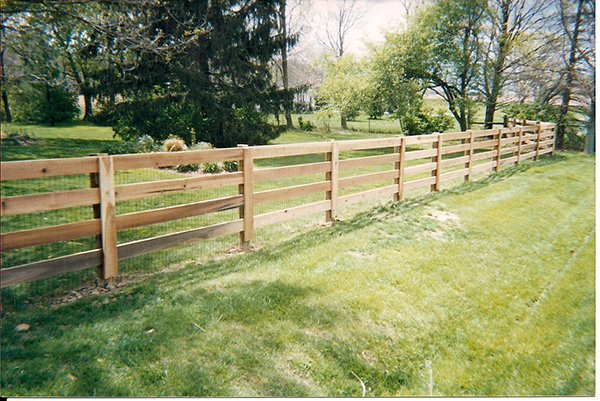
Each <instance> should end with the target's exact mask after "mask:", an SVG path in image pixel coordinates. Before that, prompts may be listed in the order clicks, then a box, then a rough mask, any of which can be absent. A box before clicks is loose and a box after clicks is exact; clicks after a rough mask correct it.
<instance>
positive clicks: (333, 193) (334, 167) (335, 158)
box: [325, 140, 340, 222]
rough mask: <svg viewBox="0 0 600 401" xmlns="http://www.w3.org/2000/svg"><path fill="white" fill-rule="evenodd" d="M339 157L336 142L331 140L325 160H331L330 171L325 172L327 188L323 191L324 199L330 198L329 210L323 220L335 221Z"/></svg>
mask: <svg viewBox="0 0 600 401" xmlns="http://www.w3.org/2000/svg"><path fill="white" fill-rule="evenodd" d="M339 159H340V152H339V148H338V143H337V142H336V141H334V140H332V141H331V151H330V152H328V153H327V161H329V162H331V166H330V167H331V171H329V172H328V173H325V179H326V180H328V181H329V184H330V186H329V190H328V191H326V192H325V199H330V200H331V205H330V208H331V209H330V210H328V211H326V212H325V221H327V222H330V221H331V222H332V221H335V219H336V217H337V200H338V188H339V181H338V178H339Z"/></svg>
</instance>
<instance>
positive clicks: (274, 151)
mask: <svg viewBox="0 0 600 401" xmlns="http://www.w3.org/2000/svg"><path fill="white" fill-rule="evenodd" d="M508 125H509V127H504V128H498V129H491V130H483V131H466V132H452V133H444V134H437V133H436V134H431V135H420V136H399V137H390V138H377V139H365V140H348V141H330V142H315V143H301V144H286V145H267V146H252V147H250V146H239V147H237V148H226V149H211V150H200V151H186V152H173V153H166V152H165V153H150V154H134V155H115V156H107V155H96V156H89V157H79V158H66V159H48V160H32V161H15V162H2V163H1V180H2V182H3V183H7V182H12V183H13V184H14V185H17V186H18V185H20V184H21V183H23V185H26V184H27V182H29V183H30V184H31V182H37V181H36V180H42V181H43V180H51V179H53V178H54V177H64V176H78V177H88V178H86V180H85V181H84V180H80V181H79V182H80V184H81V183H85V184H87V185H86V187H81V188H77V189H68V190H52V191H46V192H41V193H35V185H29V186H27V188H29V190H27V191H24V192H26V193H27V194H25V195H20V194H19V195H16V196H4V194H5V191H3V197H2V199H1V203H2V207H1V209H0V215H1V216H2V219H3V229H2V234H1V236H0V241H1V249H0V250H1V252H2V269H1V270H0V279H1V287H2V288H4V287H8V286H13V285H16V284H19V283H24V282H28V281H32V280H37V279H43V278H46V277H50V276H53V275H57V274H61V273H66V272H72V271H78V270H83V269H90V268H97V269H98V275H99V276H100V277H101V278H103V279H111V278H113V277H115V276H116V275H117V274H118V273H119V261H121V260H125V259H130V258H133V257H136V256H140V255H144V254H147V253H150V252H154V251H158V250H163V249H167V248H170V247H175V246H179V245H182V244H184V243H188V242H190V241H196V240H202V239H208V238H213V237H218V236H223V235H227V234H235V233H239V235H240V242H241V247H242V248H247V247H248V245H249V244H250V242H251V241H252V239H253V235H254V232H255V230H257V229H260V228H261V227H265V226H268V225H271V224H275V223H280V222H284V221H288V220H293V219H297V218H301V217H305V216H310V215H314V214H321V215H324V216H325V218H326V219H327V220H328V221H332V220H334V219H335V218H336V216H337V214H338V211H339V210H340V209H342V208H344V207H346V206H349V205H352V204H356V203H360V202H364V201H369V200H376V199H385V198H389V199H393V200H395V201H401V200H402V198H403V196H404V194H405V193H406V192H407V191H411V190H415V189H418V188H424V189H428V190H430V191H438V190H440V186H441V184H442V183H451V182H462V181H463V180H464V181H469V180H471V179H473V177H474V175H475V174H482V173H490V172H495V171H496V172H497V171H498V170H499V169H500V168H502V167H503V166H509V165H515V164H519V163H521V162H523V161H525V160H528V159H532V160H537V159H538V158H539V157H540V156H541V155H544V154H552V153H553V152H554V138H555V126H554V124H547V123H539V122H537V123H536V122H532V121H523V122H522V124H519V125H517V124H516V122H513V123H512V124H508ZM225 161H236V162H237V163H238V168H237V171H234V172H230V173H221V174H214V175H208V174H207V175H195V176H185V175H181V174H173V175H172V176H170V177H169V178H168V179H164V177H163V179H161V180H159V181H148V180H147V178H148V175H147V174H146V175H144V174H141V175H140V176H143V177H145V180H141V181H139V180H138V181H139V182H127V180H124V179H121V176H120V175H119V174H125V173H129V174H130V175H132V174H133V175H134V174H135V173H136V172H138V173H139V172H144V171H155V169H159V168H164V167H166V166H174V165H181V164H203V163H210V162H225ZM298 161H300V163H297V162H298ZM292 162H296V163H292ZM311 178H312V180H311ZM119 180H120V181H123V182H119ZM271 184H273V185H271ZM31 187H34V189H33V190H31ZM222 187H229V188H230V189H231V190H230V191H229V192H228V193H227V196H224V197H215V195H218V194H219V192H215V191H212V192H211V190H212V189H215V188H222ZM365 188H366V190H365ZM357 190H358V192H356V191H357ZM32 191H33V192H34V193H30V192H32ZM16 193H22V192H19V191H16ZM182 193H190V194H192V195H194V197H192V199H193V201H192V202H189V201H188V200H189V199H190V197H189V196H188V197H186V198H185V199H184V198H173V196H175V195H174V194H182ZM172 195H173V196H172ZM161 196H163V197H164V196H171V198H169V199H171V200H170V201H169V202H167V203H164V202H163V203H161V202H159V201H156V199H157V198H158V199H160V198H161ZM150 200H152V202H151V201H150ZM133 201H135V202H138V204H144V205H146V206H145V208H144V210H135V211H131V210H132V209H131V208H127V207H122V205H126V204H127V203H128V202H133ZM282 201H286V202H287V201H295V203H294V204H292V205H291V206H290V205H289V204H285V205H284V207H281V208H279V207H277V206H278V205H277V202H282ZM140 202H141V203H140ZM182 202H183V203H182ZM292 203H293V202H292ZM165 204H167V205H168V206H165ZM268 204H269V205H271V206H270V208H269V207H267V206H266V205H268ZM274 207H275V209H276V210H273V208H274ZM82 208H84V209H85V210H89V214H88V215H87V216H89V217H92V218H85V216H86V215H85V214H81V213H79V214H78V213H72V214H69V219H67V222H66V223H64V224H58V225H47V223H46V224H44V223H42V224H39V225H38V226H35V227H31V226H29V225H28V224H26V222H27V221H28V220H27V219H28V216H33V215H38V216H39V215H44V213H49V212H53V211H56V210H67V209H68V210H81V209H82ZM236 210H237V213H235V214H234V213H233V212H235V211H236ZM121 211H125V213H121ZM227 211H229V213H226V214H220V215H219V216H221V217H220V218H219V219H213V220H210V219H208V220H205V223H206V222H208V223H209V224H206V225H202V226H192V227H191V228H190V225H189V224H187V225H184V224H182V225H181V226H180V227H184V228H187V229H185V230H183V231H177V232H173V233H168V234H162V235H157V233H158V234H160V232H159V231H153V230H152V227H155V226H156V225H160V223H164V222H169V221H182V220H185V219H188V220H189V218H192V217H197V216H213V215H218V214H219V213H221V212H227ZM81 216H83V217H81ZM18 219H20V220H18ZM38 220H40V219H38ZM42 220H43V219H42ZM7 227H8V229H7ZM135 228H149V229H148V230H147V231H146V232H144V233H145V235H146V237H144V238H141V239H136V240H127V238H126V237H122V238H121V240H119V236H120V235H121V233H122V232H123V231H126V230H130V229H135ZM83 237H88V238H89V239H90V241H88V246H89V248H90V249H87V250H83V251H78V252H72V253H69V254H64V255H61V256H58V257H56V252H53V253H52V254H47V255H43V259H41V260H35V261H32V260H31V252H29V253H28V252H27V251H28V249H31V248H34V247H43V246H46V245H49V244H60V243H65V242H70V241H74V240H77V239H80V238H83ZM44 249H45V248H44ZM11 252H13V253H15V254H14V255H13V254H11ZM63 253H64V250H63ZM9 254H10V255H9Z"/></svg>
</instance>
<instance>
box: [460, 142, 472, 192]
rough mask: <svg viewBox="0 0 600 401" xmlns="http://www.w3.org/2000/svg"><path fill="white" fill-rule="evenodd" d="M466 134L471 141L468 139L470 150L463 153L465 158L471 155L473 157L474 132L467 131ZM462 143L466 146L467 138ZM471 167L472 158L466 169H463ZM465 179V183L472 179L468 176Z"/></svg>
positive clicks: (465, 165)
mask: <svg viewBox="0 0 600 401" xmlns="http://www.w3.org/2000/svg"><path fill="white" fill-rule="evenodd" d="M465 133H468V134H469V139H468V140H469V149H468V150H465V151H464V152H463V156H470V155H471V148H472V147H473V144H472V141H473V132H472V131H471V130H466V131H465ZM460 143H461V144H462V145H464V144H466V143H467V138H465V139H461V141H460ZM470 166H471V159H470V157H469V161H467V162H466V163H465V164H464V167H463V168H469V167H470ZM463 178H464V181H465V182H467V181H469V179H470V177H469V176H468V175H465V176H464V177H463Z"/></svg>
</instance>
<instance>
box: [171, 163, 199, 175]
mask: <svg viewBox="0 0 600 401" xmlns="http://www.w3.org/2000/svg"><path fill="white" fill-rule="evenodd" d="M175 170H177V171H178V172H180V173H194V172H196V171H198V170H200V165H199V164H198V163H193V164H180V165H178V166H177V167H175Z"/></svg>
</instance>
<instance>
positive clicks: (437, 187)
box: [431, 132, 442, 192]
mask: <svg viewBox="0 0 600 401" xmlns="http://www.w3.org/2000/svg"><path fill="white" fill-rule="evenodd" d="M436 135H437V142H434V143H433V144H432V145H435V148H436V149H437V154H436V156H435V157H434V158H432V160H431V161H435V163H436V165H435V173H434V172H432V174H431V175H435V184H433V185H432V186H431V190H432V191H436V192H437V191H439V190H440V173H441V171H442V134H440V133H439V132H438V133H436Z"/></svg>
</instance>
